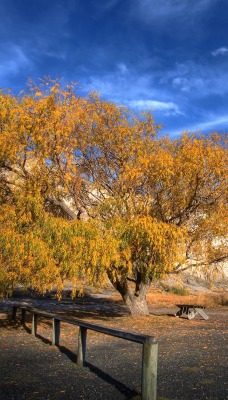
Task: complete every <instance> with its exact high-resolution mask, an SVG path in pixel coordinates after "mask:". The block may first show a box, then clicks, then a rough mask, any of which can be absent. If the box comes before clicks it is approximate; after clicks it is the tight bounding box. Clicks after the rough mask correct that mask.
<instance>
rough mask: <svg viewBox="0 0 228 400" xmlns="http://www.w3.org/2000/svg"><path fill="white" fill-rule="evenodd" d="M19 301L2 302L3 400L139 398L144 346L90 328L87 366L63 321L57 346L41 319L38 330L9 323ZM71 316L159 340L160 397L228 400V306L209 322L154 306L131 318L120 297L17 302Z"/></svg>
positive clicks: (73, 330) (0, 373)
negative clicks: (81, 364) (82, 364)
mask: <svg viewBox="0 0 228 400" xmlns="http://www.w3.org/2000/svg"><path fill="white" fill-rule="evenodd" d="M13 301H15V299H12V300H5V301H1V302H0V399H1V400H23V399H26V400H36V399H39V400H46V399H50V400H66V399H69V400H71V399H72V400H73V399H74V400H77V399H84V400H98V399H99V400H101V399H102V400H109V399H110V400H121V399H135V400H136V399H140V396H139V395H140V390H141V389H140V377H141V358H142V354H141V353H142V346H141V345H140V344H136V343H132V342H128V341H125V340H121V339H116V338H112V337H110V336H106V335H102V334H98V333H95V332H92V331H89V332H88V339H87V353H86V367H84V368H78V367H77V365H76V364H75V361H76V354H77V334H78V331H77V330H78V328H77V327H75V326H72V325H67V324H62V325H61V337H60V346H59V347H58V348H57V347H55V346H51V344H50V343H51V337H52V327H51V323H50V321H48V320H43V319H42V320H39V324H38V335H37V337H34V336H33V335H31V334H29V332H30V329H31V316H30V315H28V316H27V321H26V328H25V329H23V328H22V327H21V325H20V323H19V317H20V315H19V314H18V321H17V322H16V323H15V322H10V319H9V316H10V315H11V311H12V303H13ZM16 301H17V302H18V301H19V302H20V304H28V305H33V306H35V307H38V308H40V309H45V310H47V311H51V312H54V313H60V314H62V315H67V316H70V317H72V318H80V319H82V318H83V319H86V320H90V321H93V322H97V323H100V324H102V325H105V326H112V327H116V328H121V329H126V330H130V331H135V332H140V333H146V334H149V335H153V336H155V337H156V339H157V341H158V345H159V358H158V400H177V399H178V400H190V399H191V400H225V399H227V398H228V393H227V355H228V353H227V339H226V335H227V327H228V322H227V308H225V307H223V308H220V309H208V308H207V309H206V312H207V314H208V316H209V319H208V320H207V321H205V320H203V319H202V318H201V317H199V316H197V317H196V318H195V319H193V320H191V321H189V320H188V319H186V318H175V317H174V314H175V312H176V311H177V308H176V307H169V308H151V310H150V311H151V312H150V315H149V316H146V317H131V316H129V314H128V312H127V310H126V308H125V307H124V306H123V305H122V304H121V303H119V302H113V301H109V299H108V298H100V297H99V296H97V297H96V296H93V297H87V298H84V299H76V300H73V301H71V300H69V299H67V300H63V301H61V302H56V301H55V300H53V299H49V300H48V299H46V300H45V301H44V300H40V299H23V298H21V299H19V300H18V299H16Z"/></svg>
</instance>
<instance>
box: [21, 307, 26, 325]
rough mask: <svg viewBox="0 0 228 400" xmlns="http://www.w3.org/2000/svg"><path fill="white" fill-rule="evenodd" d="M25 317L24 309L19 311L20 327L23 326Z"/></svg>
mask: <svg viewBox="0 0 228 400" xmlns="http://www.w3.org/2000/svg"><path fill="white" fill-rule="evenodd" d="M25 317H26V310H25V308H22V309H21V325H23V326H24V325H25Z"/></svg>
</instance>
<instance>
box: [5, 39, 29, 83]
mask: <svg viewBox="0 0 228 400" xmlns="http://www.w3.org/2000/svg"><path fill="white" fill-rule="evenodd" d="M1 55H2V57H1V59H0V78H1V79H3V78H7V77H9V76H10V75H16V74H17V73H19V72H21V70H22V69H27V68H28V67H30V66H31V65H32V63H31V60H30V59H29V58H28V57H27V56H26V54H25V53H24V52H23V50H22V49H21V47H19V46H15V45H13V46H12V47H11V48H3V49H1Z"/></svg>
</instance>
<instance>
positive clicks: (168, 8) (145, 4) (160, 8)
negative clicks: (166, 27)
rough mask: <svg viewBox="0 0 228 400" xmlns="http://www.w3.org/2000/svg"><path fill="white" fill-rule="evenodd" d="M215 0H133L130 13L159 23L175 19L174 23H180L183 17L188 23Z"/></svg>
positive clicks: (215, 0) (146, 20)
mask: <svg viewBox="0 0 228 400" xmlns="http://www.w3.org/2000/svg"><path fill="white" fill-rule="evenodd" d="M216 2H217V0H197V1H192V0H172V1H171V0H159V1H158V0H133V1H132V4H133V7H132V10H131V13H132V15H134V17H136V18H138V19H143V21H144V22H151V21H153V22H155V23H156V24H159V26H160V24H161V21H162V20H167V19H175V23H176V24H178V23H182V22H183V19H184V20H185V21H187V22H188V23H190V22H191V21H192V19H193V17H194V18H196V17H197V16H201V15H202V13H203V12H205V10H206V9H208V8H209V7H210V6H211V5H212V4H214V3H216Z"/></svg>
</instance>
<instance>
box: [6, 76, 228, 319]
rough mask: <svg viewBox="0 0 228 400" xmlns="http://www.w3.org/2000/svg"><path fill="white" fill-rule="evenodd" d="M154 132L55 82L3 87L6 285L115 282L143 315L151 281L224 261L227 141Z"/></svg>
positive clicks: (144, 121) (147, 123)
mask: <svg viewBox="0 0 228 400" xmlns="http://www.w3.org/2000/svg"><path fill="white" fill-rule="evenodd" d="M159 128H160V127H159V126H158V125H156V124H155V122H154V121H153V118H152V116H151V115H150V114H143V115H140V116H138V115H135V114H133V113H132V112H130V111H129V110H127V109H125V108H123V107H120V106H116V105H115V104H113V103H109V102H107V101H104V100H102V99H100V98H99V97H98V96H97V95H96V94H90V95H89V96H88V97H80V96H78V95H77V94H76V93H75V88H74V87H73V86H72V85H70V86H66V87H65V88H61V87H60V84H59V82H56V81H51V80H44V81H43V82H42V83H41V85H39V86H36V85H34V84H31V87H30V91H29V92H28V93H26V94H24V93H23V94H21V95H20V96H18V97H16V96H13V95H12V94H3V93H1V94H0V133H1V136H0V149H1V150H0V165H1V172H0V201H1V204H2V207H3V208H2V209H3V217H2V219H1V236H0V243H1V246H2V258H1V267H0V268H1V270H0V271H1V272H0V279H1V282H4V285H5V286H4V287H7V282H8V281H10V282H11V287H13V286H14V285H15V284H16V283H17V282H20V283H22V284H24V285H25V286H26V285H27V286H28V285H31V286H33V287H35V288H36V289H37V290H42V291H45V290H46V289H49V288H50V285H51V284H52V283H53V282H57V284H58V287H59V290H61V288H62V285H63V282H64V279H73V281H74V282H76V279H77V277H79V276H80V277H83V276H87V277H88V278H89V279H90V281H91V282H92V281H96V280H97V281H100V282H101V281H104V280H105V279H107V278H106V277H108V278H109V280H110V281H111V283H112V284H113V285H114V287H115V288H116V289H117V290H118V291H119V292H120V294H121V295H122V297H123V300H124V302H125V304H126V305H127V306H128V307H129V309H130V310H131V312H132V313H135V314H145V313H147V312H148V308H147V302H146V293H147V291H148V288H149V286H150V284H151V282H152V281H153V280H155V279H158V278H159V277H161V276H162V275H164V274H167V273H172V272H178V271H181V270H183V269H185V268H188V267H189V266H191V265H195V266H196V267H197V266H202V265H204V266H205V267H206V266H208V265H210V264H213V265H215V266H216V265H219V262H220V261H221V260H224V259H225V258H226V257H227V237H226V224H227V148H226V139H225V138H223V137H221V136H220V135H217V134H212V135H208V136H205V135H194V134H188V133H186V134H184V135H182V136H181V137H180V138H178V139H176V140H170V139H169V138H168V137H159V136H158V134H157V133H158V131H159ZM23 221H24V222H23ZM24 223H25V225H23V224H24ZM4 227H7V230H5V229H4ZM23 229H25V232H26V233H25V232H24V231H23ZM20 245H21V247H20ZM28 249H29V250H28ZM31 249H33V251H31ZM35 249H37V253H36V250H35ZM28 251H29V253H28ZM38 253H39V254H40V258H39V257H38ZM15 255H17V257H16V256H15ZM28 257H30V263H28ZM11 260H14V263H12V262H11ZM34 277H36V278H35V279H34ZM32 278H33V279H32ZM10 279H11V280H10Z"/></svg>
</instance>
